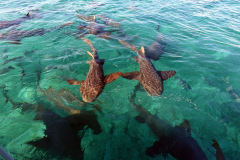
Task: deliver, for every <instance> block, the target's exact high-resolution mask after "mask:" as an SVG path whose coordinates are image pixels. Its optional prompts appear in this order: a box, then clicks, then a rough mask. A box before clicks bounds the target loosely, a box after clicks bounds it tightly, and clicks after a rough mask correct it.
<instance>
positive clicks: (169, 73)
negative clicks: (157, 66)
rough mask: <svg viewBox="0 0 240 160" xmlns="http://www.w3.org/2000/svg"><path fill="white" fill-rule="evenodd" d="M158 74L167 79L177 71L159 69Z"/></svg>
mask: <svg viewBox="0 0 240 160" xmlns="http://www.w3.org/2000/svg"><path fill="white" fill-rule="evenodd" d="M157 73H158V75H159V76H161V77H162V79H163V80H167V79H168V78H171V77H172V76H174V75H175V74H176V71H157Z"/></svg>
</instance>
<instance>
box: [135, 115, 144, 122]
mask: <svg viewBox="0 0 240 160" xmlns="http://www.w3.org/2000/svg"><path fill="white" fill-rule="evenodd" d="M135 120H136V121H137V122H138V123H145V119H144V117H143V116H142V115H141V114H140V115H138V116H136V117H135Z"/></svg>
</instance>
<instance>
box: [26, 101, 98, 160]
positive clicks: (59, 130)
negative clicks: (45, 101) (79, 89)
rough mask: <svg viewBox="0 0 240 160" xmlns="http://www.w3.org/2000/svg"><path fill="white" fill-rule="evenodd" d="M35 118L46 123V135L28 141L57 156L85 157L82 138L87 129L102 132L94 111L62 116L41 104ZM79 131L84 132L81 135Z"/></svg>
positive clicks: (95, 132) (75, 158) (77, 159)
mask: <svg viewBox="0 0 240 160" xmlns="http://www.w3.org/2000/svg"><path fill="white" fill-rule="evenodd" d="M73 112H74V111H73ZM35 120H41V121H43V123H44V124H45V125H46V130H45V132H44V133H45V135H46V136H45V137H43V138H42V139H40V140H36V141H31V142H28V144H31V145H34V146H35V147H37V148H38V149H43V150H47V151H48V153H49V154H50V155H51V156H54V157H55V158H56V157H58V158H62V157H68V158H70V159H74V160H79V159H83V153H84V151H83V150H82V148H81V138H82V136H83V134H84V132H85V131H86V129H87V128H91V129H92V130H93V134H99V133H101V132H102V130H101V126H100V125H99V123H98V119H97V115H96V114H95V112H94V111H81V112H80V113H79V114H73V115H69V116H67V117H61V116H59V115H58V114H56V113H54V112H53V111H51V110H48V109H45V108H44V107H42V106H41V105H39V108H38V110H37V114H36V116H35ZM86 127H87V128H86ZM79 132H82V134H81V135H79ZM59 156H60V157H59Z"/></svg>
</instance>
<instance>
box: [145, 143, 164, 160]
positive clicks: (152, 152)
mask: <svg viewBox="0 0 240 160" xmlns="http://www.w3.org/2000/svg"><path fill="white" fill-rule="evenodd" d="M158 154H161V155H163V156H164V157H166V156H167V154H168V147H166V143H164V141H161V140H158V141H156V142H154V144H153V146H152V147H147V149H146V155H148V156H149V157H155V156H157V155H158Z"/></svg>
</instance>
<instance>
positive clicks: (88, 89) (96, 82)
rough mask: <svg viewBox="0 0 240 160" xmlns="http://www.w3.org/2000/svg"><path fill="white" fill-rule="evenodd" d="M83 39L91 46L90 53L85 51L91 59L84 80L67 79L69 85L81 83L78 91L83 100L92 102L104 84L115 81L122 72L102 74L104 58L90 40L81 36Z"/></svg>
mask: <svg viewBox="0 0 240 160" xmlns="http://www.w3.org/2000/svg"><path fill="white" fill-rule="evenodd" d="M82 39H83V41H84V42H85V43H86V44H88V45H89V46H90V47H91V50H92V53H90V52H87V53H88V54H89V55H90V56H91V57H92V60H91V61H88V63H89V65H90V69H89V71H88V74H87V77H86V79H85V80H82V81H78V80H67V82H68V83H69V84H70V85H81V87H80V92H81V93H82V99H83V101H84V102H94V101H95V100H96V98H97V97H98V96H99V95H100V93H101V92H102V91H103V89H104V87H105V85H106V84H108V83H110V82H112V81H115V80H116V79H117V78H118V77H119V76H120V75H121V74H122V73H121V72H116V73H112V74H109V75H106V76H104V72H103V64H104V61H105V60H104V59H100V58H99V57H98V54H97V50H96V49H95V47H94V46H93V44H92V43H91V41H90V40H88V39H85V38H82Z"/></svg>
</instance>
